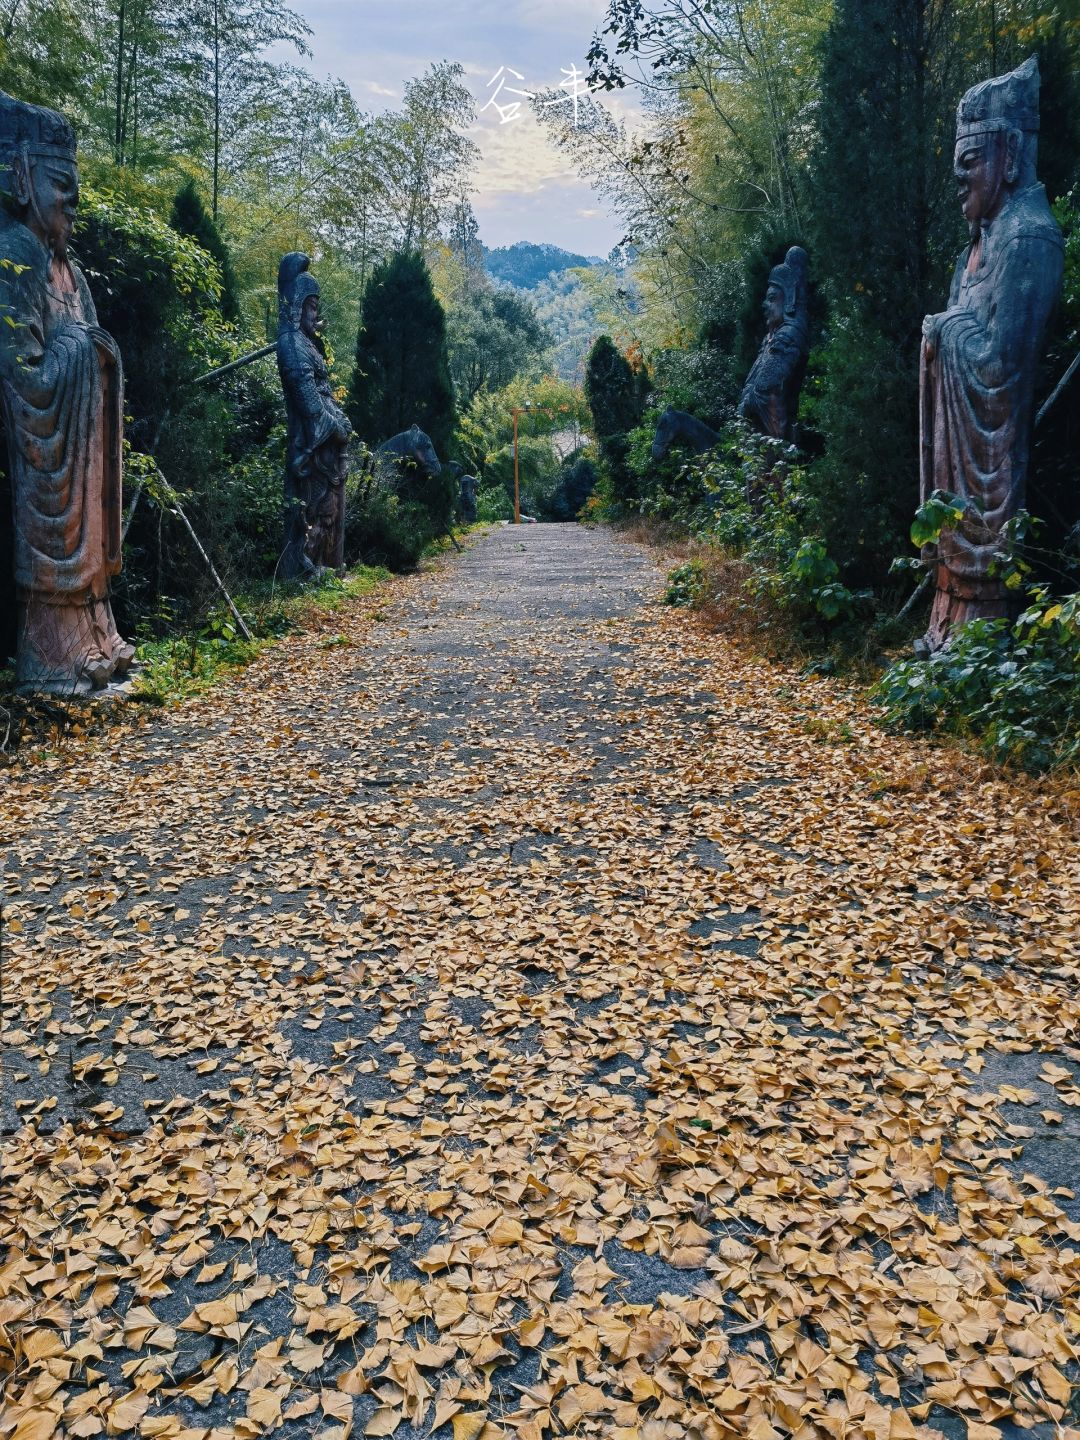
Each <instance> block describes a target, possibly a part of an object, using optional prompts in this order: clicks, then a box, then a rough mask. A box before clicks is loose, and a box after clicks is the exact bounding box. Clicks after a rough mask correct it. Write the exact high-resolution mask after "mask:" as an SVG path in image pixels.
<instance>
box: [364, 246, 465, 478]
mask: <svg viewBox="0 0 1080 1440" xmlns="http://www.w3.org/2000/svg"><path fill="white" fill-rule="evenodd" d="M346 408H347V410H348V413H349V418H350V419H351V420H352V423H353V426H354V428H355V430H356V433H357V434H358V435H359V436H360V438H361V439H362V440H364V441H366V442H367V444H369V445H372V446H375V445H380V444H382V442H383V441H384V440H388V439H389V438H390V437H391V436H392V435H398V434H400V433H401V431H402V430H407V429H408V428H409V426H410V425H419V426H420V429H421V430H423V431H424V432H425V433H426V434H427V435H428V436H430V438H431V442H432V444H433V445H434V446H435V449H436V451H437V452H438V454H439V456H440V457H441V458H445V456H446V453H447V449H448V447H449V444H450V438H451V435H452V434H453V429H454V390H453V385H452V384H451V381H450V368H449V362H448V359H447V345H446V316H445V315H444V313H443V308H442V306H441V305H440V304H439V301H438V299H437V297H436V295H435V291H434V289H433V287H432V284H431V276H430V274H429V273H428V268H427V265H426V264H425V263H424V259H423V256H421V255H419V254H418V253H417V252H416V251H401V252H398V253H397V254H395V255H392V256H391V257H390V258H389V259H388V260H386V261H384V262H383V264H381V265H378V266H376V268H375V270H374V271H373V272H372V275H371V279H370V280H369V281H368V285H367V289H366V290H365V291H364V298H363V301H362V303H361V307H360V329H359V332H358V334H357V338H356V368H355V370H354V371H353V378H352V383H351V385H350V388H349V398H348V401H347V403H346Z"/></svg>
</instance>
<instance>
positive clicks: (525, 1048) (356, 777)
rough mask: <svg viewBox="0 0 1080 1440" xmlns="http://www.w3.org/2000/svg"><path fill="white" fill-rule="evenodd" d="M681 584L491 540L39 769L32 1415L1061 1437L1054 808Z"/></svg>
mask: <svg viewBox="0 0 1080 1440" xmlns="http://www.w3.org/2000/svg"><path fill="white" fill-rule="evenodd" d="M654 590H655V584H654V576H653V574H652V572H651V569H650V566H649V561H648V560H647V558H646V557H645V556H644V555H643V553H642V552H640V551H638V550H635V549H634V548H632V547H630V546H627V545H620V544H619V543H617V542H616V541H615V540H613V539H612V538H611V537H609V536H606V535H604V534H602V533H598V532H588V531H584V530H576V529H573V528H571V527H560V528H558V529H552V530H547V529H542V530H541V531H540V532H539V533H537V534H534V533H533V532H530V536H529V543H528V546H527V547H525V548H523V547H521V546H520V545H519V544H518V542H517V539H516V536H514V535H513V534H512V533H511V532H505V531H504V532H497V533H496V534H495V535H494V536H492V537H490V538H489V539H488V540H487V541H486V542H485V543H484V544H483V545H482V546H480V547H479V548H478V549H477V550H475V551H473V552H471V553H470V555H469V556H467V557H466V558H465V559H463V560H460V561H457V562H455V563H451V564H447V565H444V566H442V567H441V568H440V570H439V571H438V573H436V574H435V575H430V576H426V577H421V578H417V579H413V580H410V581H407V582H403V583H402V584H401V585H400V586H399V594H398V598H397V604H396V607H395V608H394V609H393V610H392V611H391V612H390V623H389V624H388V625H384V626H382V627H379V628H378V629H376V628H373V626H372V623H371V617H370V616H366V617H365V616H364V615H363V614H362V613H360V612H357V613H355V614H353V615H352V616H351V617H350V616H346V615H344V614H343V613H341V612H339V613H338V614H336V615H335V616H334V617H333V624H334V627H335V629H337V630H342V629H343V627H344V632H343V633H345V635H346V638H347V639H348V640H349V641H350V644H349V645H348V646H335V647H334V648H332V649H328V648H327V647H325V646H320V644H319V641H318V638H317V636H316V637H311V636H307V637H300V638H294V639H291V640H289V641H286V642H285V643H284V644H283V645H282V646H280V647H278V648H276V649H275V650H274V651H272V652H269V653H268V654H267V655H264V656H263V657H261V658H260V659H259V660H258V661H257V662H255V664H254V665H253V666H252V667H251V668H250V669H249V670H248V671H247V672H245V673H244V674H243V675H242V676H239V677H236V678H235V679H233V680H232V681H230V682H228V683H227V684H226V685H225V686H223V687H222V688H221V689H219V690H218V691H216V692H215V693H214V694H213V695H212V696H209V697H205V698H203V699H200V700H197V701H195V702H193V703H191V704H189V705H187V706H186V707H185V708H184V710H183V711H182V712H180V714H179V717H178V718H176V719H174V720H172V721H168V722H165V723H164V724H161V725H159V726H157V727H154V728H141V729H134V728H132V729H125V728H119V729H115V730H110V731H109V732H108V733H107V734H106V735H105V737H104V738H103V739H101V740H100V741H99V742H98V743H96V744H95V745H94V746H93V747H91V748H81V749H74V750H69V751H66V752H64V753H63V754H61V755H60V756H58V757H55V758H54V759H52V760H51V761H49V762H48V763H47V764H46V765H44V766H36V767H27V768H23V769H18V768H16V769H15V770H13V771H11V772H9V774H8V776H7V777H6V779H5V781H4V784H5V804H4V820H3V840H4V849H5V854H6V859H5V860H4V875H5V892H6V903H5V907H4V920H5V929H4V962H5V963H4V976H3V978H4V995H3V999H4V1025H5V1029H4V1032H3V1041H4V1050H5V1060H6V1066H5V1068H6V1082H7V1083H6V1086H5V1089H6V1091H7V1095H6V1097H5V1103H6V1106H7V1109H6V1112H5V1113H6V1114H7V1115H8V1117H9V1123H8V1124H7V1127H6V1128H7V1131H8V1133H7V1134H6V1136H5V1156H4V1189H3V1197H2V1200H0V1246H2V1249H0V1256H2V1259H0V1375H2V1378H3V1383H4V1387H5V1401H4V1409H3V1418H2V1420H0V1436H3V1437H5V1440H6V1437H8V1436H11V1437H14V1440H51V1437H53V1436H66V1435H71V1436H78V1437H92V1436H96V1435H105V1436H123V1435H129V1434H139V1435H143V1436H148V1437H162V1440H172V1437H178V1440H229V1437H237V1440H255V1437H258V1436H261V1435H269V1434H273V1433H275V1432H281V1433H282V1434H283V1435H292V1434H295V1435H300V1434H304V1435H309V1434H317V1435H320V1436H322V1437H324V1440H345V1437H347V1436H348V1435H349V1434H350V1433H352V1434H365V1435H373V1436H377V1435H397V1436H399V1437H402V1440H404V1437H407V1436H411V1435H414V1434H415V1435H419V1434H427V1433H430V1432H431V1431H432V1430H437V1431H438V1432H439V1434H440V1435H446V1436H451V1435H452V1436H453V1437H454V1440H495V1437H498V1436H501V1435H505V1436H521V1437H524V1440H541V1437H547V1436H553V1437H557V1436H563V1435H568V1434H575V1435H604V1436H613V1437H617V1440H636V1437H640V1440H666V1437H681V1436H688V1437H695V1440H698V1437H702V1440H728V1437H731V1440H734V1437H746V1440H781V1437H787V1436H795V1437H799V1440H811V1437H832V1440H863V1437H866V1440H907V1437H912V1436H918V1437H923V1436H926V1437H930V1436H932V1435H934V1434H937V1433H945V1434H947V1435H949V1436H950V1437H951V1436H956V1437H958V1440H963V1437H965V1436H966V1437H967V1440H995V1437H998V1436H1000V1435H1002V1434H1003V1433H1006V1432H1003V1430H1002V1427H1003V1426H1006V1427H1008V1426H1014V1427H1015V1426H1019V1427H1020V1428H1022V1429H1030V1428H1032V1427H1035V1426H1038V1427H1040V1429H1039V1430H1038V1431H1037V1432H1036V1433H1037V1434H1048V1433H1055V1434H1057V1435H1060V1436H1063V1437H1064V1436H1070V1435H1071V1436H1076V1435H1077V1434H1078V1433H1080V1431H1078V1423H1080V1422H1078V1414H1080V1412H1078V1405H1077V1394H1078V1391H1077V1382H1078V1380H1080V1368H1078V1365H1077V1356H1078V1346H1080V1210H1078V1208H1077V1201H1076V1194H1075V1185H1074V1184H1070V1183H1068V1177H1069V1174H1070V1165H1069V1163H1068V1157H1070V1156H1071V1157H1072V1159H1073V1161H1075V1157H1076V1156H1077V1155H1078V1154H1080V1145H1078V1138H1080V998H1078V986H1077V979H1078V976H1080V947H1078V941H1077V936H1078V930H1080V926H1078V918H1080V875H1078V869H1077V864H1076V848H1075V832H1074V829H1073V828H1072V826H1071V824H1070V820H1069V814H1068V812H1067V811H1066V810H1063V809H1062V808H1061V807H1060V806H1058V805H1057V804H1056V802H1055V801H1054V800H1053V799H1052V798H1048V797H1047V796H1046V794H1045V793H1044V792H1042V791H1040V790H1036V789H1032V788H1030V787H1026V786H1024V785H1023V784H1020V783H1017V782H1011V781H1007V780H1004V779H1002V778H1000V777H995V776H992V775H990V774H988V772H986V771H985V770H982V769H980V768H979V767H977V766H974V765H971V766H965V765H963V764H960V763H953V762H951V761H950V760H949V759H948V758H947V757H942V756H941V755H940V753H935V752H932V751H929V750H926V749H924V748H922V747H920V746H918V745H916V744H912V743H908V742H905V741H902V740H898V739H895V738H890V737H885V736H883V735H882V734H880V733H879V732H877V731H876V730H875V729H874V728H873V727H872V726H871V725H870V724H869V723H868V722H867V719H866V717H865V715H863V714H862V713H861V711H860V710H859V707H858V705H857V704H856V702H855V701H854V700H853V699H852V698H851V697H850V696H849V695H847V694H846V693H845V692H844V691H843V690H842V689H841V688H840V687H838V686H836V685H835V684H834V683H832V682H827V681H824V680H820V679H803V678H800V677H795V676H791V675H788V674H785V673H784V672H782V671H779V670H777V669H776V667H773V666H770V665H767V664H765V663H763V662H759V661H757V660H755V659H753V658H752V657H749V656H748V655H747V654H745V653H744V652H741V651H739V650H737V649H735V648H734V647H732V646H731V645H729V644H728V643H726V642H725V641H724V639H723V638H722V637H720V636H716V635H710V634H706V633H704V632H699V631H697V630H695V629H693V628H688V627H687V626H686V624H685V621H684V620H683V617H681V616H673V615H671V614H668V613H661V612H659V611H658V610H657V609H656V608H651V607H648V606H646V607H644V608H642V604H641V602H642V601H643V600H644V599H645V598H646V597H647V595H648V593H649V592H650V591H654ZM808 717H813V718H814V719H815V720H817V721H822V720H824V721H827V722H830V723H829V724H828V725H821V724H816V725H813V726H808V724H807V719H808ZM841 727H842V733H843V734H844V735H845V736H848V735H850V736H851V737H852V738H851V741H850V743H845V744H827V743H823V742H822V739H821V736H822V735H823V734H830V733H840V732H841ZM1047 1137H1049V1139H1047ZM1055 1143H1056V1144H1057V1145H1058V1150H1057V1152H1053V1149H1052V1147H1053V1144H1055ZM1048 1145H1050V1146H1051V1152H1050V1153H1056V1154H1057V1155H1058V1157H1059V1159H1058V1161H1057V1162H1056V1164H1055V1163H1050V1164H1045V1163H1042V1159H1041V1158H1040V1157H1044V1156H1045V1155H1046V1154H1047V1153H1048V1152H1047V1146H1048ZM1063 1146H1064V1147H1071V1149H1070V1148H1065V1149H1062V1148H1061V1147H1063ZM1026 1150H1027V1152H1028V1153H1026ZM1029 1154H1030V1156H1031V1157H1033V1158H1028V1155H1029ZM1061 1155H1064V1156H1065V1157H1066V1162H1065V1164H1064V1168H1063V1166H1062V1163H1061V1160H1060V1156H1061ZM1040 1170H1042V1171H1044V1172H1046V1173H1040ZM1071 1173H1072V1174H1073V1176H1074V1178H1075V1180H1080V1166H1077V1165H1075V1163H1073V1164H1072V1166H1071ZM1045 1427H1050V1428H1049V1429H1046V1428H1045ZM1012 1433H1015V1432H1012Z"/></svg>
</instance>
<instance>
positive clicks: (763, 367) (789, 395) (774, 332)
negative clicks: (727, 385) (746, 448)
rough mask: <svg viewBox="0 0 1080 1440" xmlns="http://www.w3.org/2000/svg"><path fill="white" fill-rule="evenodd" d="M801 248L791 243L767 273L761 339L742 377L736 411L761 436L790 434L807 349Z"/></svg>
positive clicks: (784, 437)
mask: <svg viewBox="0 0 1080 1440" xmlns="http://www.w3.org/2000/svg"><path fill="white" fill-rule="evenodd" d="M806 260H807V256H806V251H805V250H804V249H803V248H802V246H801V245H792V247H791V249H790V250H789V251H788V252H787V255H786V256H785V257H784V263H783V264H782V265H775V266H774V267H773V269H772V271H771V272H770V274H769V284H768V288H767V289H766V291H765V300H764V303H763V304H762V307H761V308H762V311H763V312H764V315H765V327H766V333H765V339H764V340H763V341H762V345H761V349H760V351H759V352H758V357H757V359H756V360H755V361H754V365H753V369H752V370H751V371H750V374H749V375H748V376H747V377H746V384H745V385H744V386H743V392H742V399H741V400H740V401H739V414H740V415H742V416H743V417H744V419H746V420H749V422H750V424H751V425H752V426H753V427H754V429H755V430H759V431H760V432H761V433H762V434H763V435H773V436H775V438H776V439H777V440H786V441H788V442H789V443H790V442H791V440H792V439H793V438H794V435H795V421H796V419H797V418H798V413H799V392H800V391H801V390H802V383H803V379H804V377H805V375H806V359H807V356H808V355H809V353H810V326H809V321H808V318H807V303H806Z"/></svg>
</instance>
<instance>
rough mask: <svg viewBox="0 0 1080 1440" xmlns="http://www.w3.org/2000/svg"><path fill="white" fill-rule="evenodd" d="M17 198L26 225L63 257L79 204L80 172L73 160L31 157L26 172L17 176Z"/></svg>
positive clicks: (48, 246) (65, 253)
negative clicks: (24, 209) (23, 208)
mask: <svg viewBox="0 0 1080 1440" xmlns="http://www.w3.org/2000/svg"><path fill="white" fill-rule="evenodd" d="M15 190H16V198H17V200H18V201H19V202H20V203H21V204H22V205H25V207H26V217H25V218H26V225H27V227H28V229H30V230H32V231H33V233H34V234H35V235H36V236H37V237H38V239H39V240H40V241H41V243H42V244H43V245H45V246H47V248H48V249H49V250H51V251H52V253H53V254H54V255H56V256H58V257H59V259H61V260H63V259H64V257H65V256H66V255H67V248H68V242H69V241H70V239H71V232H72V230H73V229H74V226H75V212H76V210H77V209H78V207H79V171H78V168H77V166H76V165H75V162H74V161H72V160H54V159H44V158H34V157H31V160H30V171H29V174H21V173H20V174H19V175H17V177H16V184H15Z"/></svg>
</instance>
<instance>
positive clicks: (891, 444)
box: [810, 0, 976, 581]
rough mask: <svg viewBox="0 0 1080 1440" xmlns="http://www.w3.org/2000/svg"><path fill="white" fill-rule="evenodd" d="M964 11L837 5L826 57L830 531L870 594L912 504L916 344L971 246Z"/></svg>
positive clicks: (874, 1) (823, 209)
mask: <svg viewBox="0 0 1080 1440" xmlns="http://www.w3.org/2000/svg"><path fill="white" fill-rule="evenodd" d="M961 38H962V36H961V29H960V25H959V4H958V0H837V4H836V9H835V13H834V16H833V21H832V24H831V26H830V28H829V31H828V34H827V36H826V39H825V43H824V45H823V47H822V65H821V103H820V106H819V110H818V117H817V119H818V138H817V149H816V155H815V160H814V165H813V181H814V183H813V185H812V187H811V194H812V196H813V213H812V215H811V224H810V230H811V236H812V255H813V264H814V267H815V271H816V273H817V274H818V275H820V276H822V277H823V278H824V281H825V285H826V289H827V291H828V295H829V299H830V312H831V315H830V326H829V338H830V343H829V346H828V349H827V351H826V355H825V375H824V380H823V385H822V396H821V404H820V409H819V415H820V421H821V424H822V427H823V429H824V431H825V435H826V441H827V446H828V450H827V454H826V457H825V461H824V463H823V465H822V466H821V467H818V468H819V471H820V474H819V477H818V478H819V481H820V485H821V497H820V503H821V507H822V513H821V516H820V525H821V528H822V530H823V531H824V532H827V533H829V534H830V535H831V536H832V537H833V539H834V541H835V542H836V543H837V549H838V552H839V553H842V554H844V555H847V556H849V557H851V564H852V569H853V573H854V574H855V575H856V576H857V578H858V579H859V580H860V581H869V580H870V579H872V578H874V577H876V576H877V575H880V574H881V573H882V570H883V568H884V569H887V566H888V561H889V559H890V557H891V556H892V555H894V554H897V553H900V551H901V550H902V548H903V547H904V544H905V535H906V531H907V528H908V524H909V521H910V515H911V513H912V511H913V509H914V508H915V505H916V504H917V499H916V496H917V491H918V458H917V443H918V423H917V392H918V342H919V335H920V330H921V325H922V319H923V316H924V315H926V314H928V313H929V312H931V311H935V310H939V309H941V308H942V302H943V300H944V298H945V296H946V294H947V286H948V273H949V268H950V266H951V264H952V261H953V260H954V259H955V256H956V254H957V252H958V251H959V249H960V246H961V244H962V241H963V229H962V221H961V216H960V211H959V207H958V206H957V204H956V197H955V182H954V180H953V178H952V165H951V161H952V147H953V128H954V114H955V106H956V102H957V100H958V99H959V96H960V94H961V93H962V91H963V90H964V88H965V85H966V84H969V83H971V81H972V79H974V78H976V77H974V76H972V75H971V73H970V69H969V68H968V64H967V55H966V54H965V48H966V47H964V46H963V45H962V44H961Z"/></svg>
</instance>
